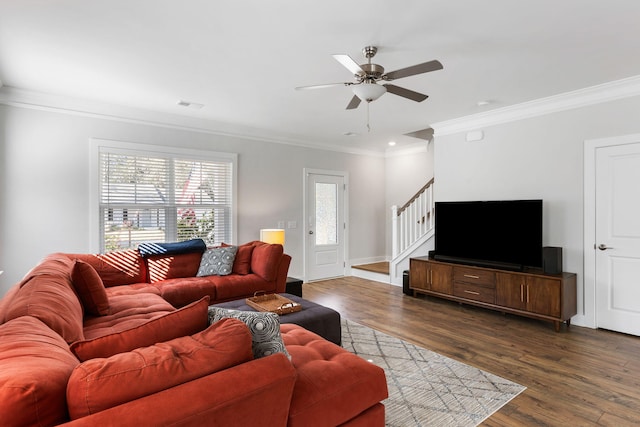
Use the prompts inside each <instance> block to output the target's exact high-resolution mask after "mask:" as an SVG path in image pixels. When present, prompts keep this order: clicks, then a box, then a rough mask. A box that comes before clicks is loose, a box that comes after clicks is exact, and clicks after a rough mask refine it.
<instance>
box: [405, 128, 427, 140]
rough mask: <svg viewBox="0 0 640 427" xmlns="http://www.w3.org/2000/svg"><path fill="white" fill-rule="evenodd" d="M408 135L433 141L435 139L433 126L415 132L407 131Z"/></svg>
mask: <svg viewBox="0 0 640 427" xmlns="http://www.w3.org/2000/svg"><path fill="white" fill-rule="evenodd" d="M405 135H407V136H411V137H413V138H420V139H424V140H426V141H429V142H431V140H433V128H426V129H422V130H417V131H415V132H409V133H405Z"/></svg>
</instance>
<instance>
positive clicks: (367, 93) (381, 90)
mask: <svg viewBox="0 0 640 427" xmlns="http://www.w3.org/2000/svg"><path fill="white" fill-rule="evenodd" d="M351 90H353V94H354V95H355V96H357V97H358V98H360V99H361V100H363V101H366V102H371V101H375V100H376V99H378V98H380V97H381V96H382V95H384V94H385V92H386V91H387V88H386V87H384V86H381V85H379V84H376V83H369V82H363V83H362V84H359V85H353V86H352V87H351Z"/></svg>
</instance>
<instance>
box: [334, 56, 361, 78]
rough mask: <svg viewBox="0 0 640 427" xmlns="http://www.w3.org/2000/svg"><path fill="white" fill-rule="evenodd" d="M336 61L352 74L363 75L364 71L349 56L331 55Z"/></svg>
mask: <svg viewBox="0 0 640 427" xmlns="http://www.w3.org/2000/svg"><path fill="white" fill-rule="evenodd" d="M332 56H333V57H334V58H335V60H336V61H338V62H339V63H341V64H342V65H343V66H344V67H345V68H346V69H347V70H349V71H351V73H352V74H364V70H363V69H362V68H361V67H360V65H358V63H357V62H356V61H354V60H353V59H352V58H351V57H350V56H349V55H342V54H339V55H332Z"/></svg>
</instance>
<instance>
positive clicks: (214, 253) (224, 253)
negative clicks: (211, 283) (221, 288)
mask: <svg viewBox="0 0 640 427" xmlns="http://www.w3.org/2000/svg"><path fill="white" fill-rule="evenodd" d="M236 252H238V247H237V246H224V247H221V248H212V249H207V250H206V251H205V252H204V253H203V254H202V259H201V260H200V268H199V269H198V274H197V276H198V277H202V276H226V275H227V274H231V271H233V260H234V259H235V258H236Z"/></svg>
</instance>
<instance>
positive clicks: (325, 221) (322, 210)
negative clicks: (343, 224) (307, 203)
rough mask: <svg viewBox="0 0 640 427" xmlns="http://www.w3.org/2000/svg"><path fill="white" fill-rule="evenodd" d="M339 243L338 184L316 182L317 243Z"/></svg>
mask: <svg viewBox="0 0 640 427" xmlns="http://www.w3.org/2000/svg"><path fill="white" fill-rule="evenodd" d="M337 243H338V186H337V185H336V184H328V183H321V182H317V183H316V245H335V244H337Z"/></svg>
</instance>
